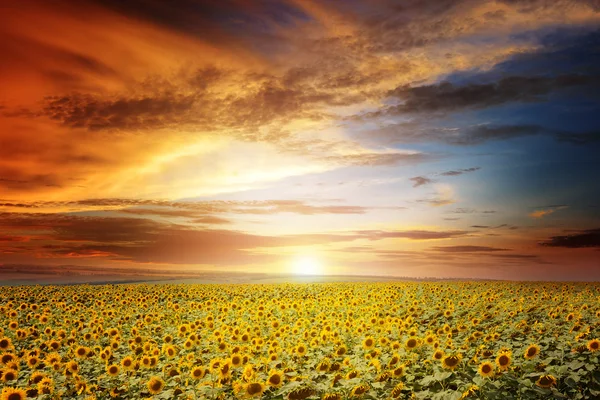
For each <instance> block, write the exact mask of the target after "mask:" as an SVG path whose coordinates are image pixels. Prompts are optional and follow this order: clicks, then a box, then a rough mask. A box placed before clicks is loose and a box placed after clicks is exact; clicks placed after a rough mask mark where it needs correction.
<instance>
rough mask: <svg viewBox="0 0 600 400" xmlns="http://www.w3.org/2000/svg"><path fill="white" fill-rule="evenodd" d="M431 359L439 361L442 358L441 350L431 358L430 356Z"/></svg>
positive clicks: (435, 352)
mask: <svg viewBox="0 0 600 400" xmlns="http://www.w3.org/2000/svg"><path fill="white" fill-rule="evenodd" d="M431 358H433V359H434V360H438V361H440V360H441V359H442V358H444V352H443V351H442V350H436V351H434V352H433V356H431Z"/></svg>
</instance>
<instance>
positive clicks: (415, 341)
mask: <svg viewBox="0 0 600 400" xmlns="http://www.w3.org/2000/svg"><path fill="white" fill-rule="evenodd" d="M418 345H419V340H418V339H417V338H414V337H412V338H410V339H408V340H407V341H406V343H405V346H406V348H407V349H408V350H412V349H414V348H416V347H417V346H418Z"/></svg>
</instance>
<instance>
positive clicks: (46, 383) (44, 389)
mask: <svg viewBox="0 0 600 400" xmlns="http://www.w3.org/2000/svg"><path fill="white" fill-rule="evenodd" d="M37 389H38V393H41V394H52V392H54V380H53V379H52V378H44V379H42V380H41V381H39V382H38V384H37Z"/></svg>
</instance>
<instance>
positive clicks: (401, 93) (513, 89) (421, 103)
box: [387, 74, 600, 114]
mask: <svg viewBox="0 0 600 400" xmlns="http://www.w3.org/2000/svg"><path fill="white" fill-rule="evenodd" d="M599 83H600V77H598V76H590V75H582V74H569V75H559V76H556V77H546V76H509V77H505V78H502V79H500V80H499V81H497V82H494V83H485V84H483V83H481V84H478V83H472V84H467V85H463V86H457V85H455V84H453V83H451V82H448V81H445V82H441V83H437V84H432V85H422V86H408V85H404V86H399V87H397V88H396V89H394V90H391V91H390V92H389V95H390V96H392V97H398V98H400V99H401V100H402V101H403V103H402V104H400V105H397V106H391V107H390V108H389V109H388V110H387V113H388V114H409V113H426V112H429V113H431V112H433V113H437V112H442V113H443V112H454V111H459V110H464V109H478V108H488V107H492V106H497V105H501V104H504V103H508V102H540V101H544V100H546V99H547V96H548V95H549V94H550V93H551V92H553V91H556V90H560V89H563V88H568V87H573V86H585V87H589V86H595V85H598V84H599Z"/></svg>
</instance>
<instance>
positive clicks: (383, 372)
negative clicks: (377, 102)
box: [0, 282, 600, 400]
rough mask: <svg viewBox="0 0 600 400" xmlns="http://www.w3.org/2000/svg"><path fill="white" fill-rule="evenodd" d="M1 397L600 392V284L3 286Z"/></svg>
mask: <svg viewBox="0 0 600 400" xmlns="http://www.w3.org/2000/svg"><path fill="white" fill-rule="evenodd" d="M0 298H1V300H2V301H1V303H0V362H1V365H0V386H1V387H2V390H1V392H0V393H1V395H0V398H1V400H23V399H25V398H38V399H60V398H79V399H109V398H115V399H143V398H154V399H173V398H178V399H248V398H257V399H292V400H295V399H323V400H338V399H355V398H356V399H407V398H410V399H598V398H600V365H599V356H600V351H599V350H600V340H599V339H598V338H599V337H600V301H599V300H600V285H598V284H596V283H585V284H584V283H517V282H515V283H513V282H412V283H407V282H397V283H396V282H394V283H321V284H264V285H256V284H255V285H251V284H248V285H243V284H236V285H233V284H232V285H184V284H180V285H176V284H172V285H159V284H129V285H102V286H90V285H76V286H21V287H0Z"/></svg>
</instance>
